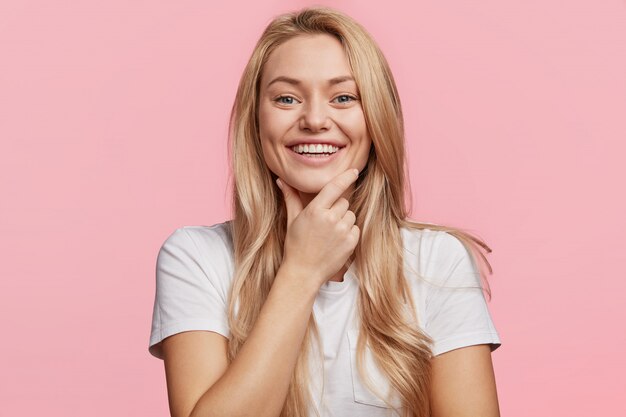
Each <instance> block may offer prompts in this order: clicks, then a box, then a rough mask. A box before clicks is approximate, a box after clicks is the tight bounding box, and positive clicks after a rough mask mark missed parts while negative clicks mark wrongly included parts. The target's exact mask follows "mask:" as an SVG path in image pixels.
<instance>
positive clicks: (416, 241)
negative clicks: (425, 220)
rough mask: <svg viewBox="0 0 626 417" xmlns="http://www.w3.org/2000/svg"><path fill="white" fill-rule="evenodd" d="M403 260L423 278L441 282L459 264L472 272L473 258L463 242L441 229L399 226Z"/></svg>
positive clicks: (459, 266) (457, 267)
mask: <svg viewBox="0 0 626 417" xmlns="http://www.w3.org/2000/svg"><path fill="white" fill-rule="evenodd" d="M401 235H402V239H403V246H404V257H405V264H407V265H408V266H409V267H411V268H412V269H413V270H415V271H417V272H418V274H419V275H420V276H421V277H422V278H426V281H430V282H433V280H434V281H436V283H437V284H443V282H442V281H446V279H447V278H448V277H450V276H451V274H452V272H454V271H455V270H457V269H459V268H461V269H465V270H470V272H473V268H474V265H473V260H472V256H471V254H470V252H469V251H468V250H467V248H466V247H465V245H464V244H463V242H461V240H459V239H458V238H457V237H456V236H454V235H453V234H451V233H449V232H446V231H443V230H433V229H428V228H425V229H418V228H412V227H402V228H401Z"/></svg>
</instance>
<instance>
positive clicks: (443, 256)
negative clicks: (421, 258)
mask: <svg viewBox="0 0 626 417" xmlns="http://www.w3.org/2000/svg"><path fill="white" fill-rule="evenodd" d="M433 251H434V253H433V258H432V262H434V265H431V266H432V268H431V271H432V272H433V275H434V277H435V284H437V286H435V285H432V286H429V288H430V289H429V293H428V296H427V298H426V308H425V311H426V324H425V329H426V332H427V333H428V334H429V335H430V336H431V337H432V338H433V340H434V343H433V346H432V353H433V356H437V355H439V354H441V353H444V352H448V351H450V350H454V349H458V348H461V347H465V346H472V345H478V344H489V345H490V347H491V351H492V352H493V351H494V350H496V349H497V348H498V347H500V345H501V341H500V336H499V335H498V332H497V330H496V328H495V326H494V323H493V320H492V318H491V315H490V313H489V309H488V308H487V302H486V299H485V295H484V293H483V289H482V288H481V283H480V275H479V273H478V270H477V268H476V265H475V264H474V261H473V258H472V257H471V254H470V252H469V251H468V250H467V249H466V248H465V246H464V245H463V243H462V242H461V241H460V240H459V239H457V238H456V237H455V236H454V235H452V234H449V233H447V232H444V231H439V232H438V234H437V236H436V239H435V242H434V247H433Z"/></svg>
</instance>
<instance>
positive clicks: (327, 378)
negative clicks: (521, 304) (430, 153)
mask: <svg viewBox="0 0 626 417" xmlns="http://www.w3.org/2000/svg"><path fill="white" fill-rule="evenodd" d="M402 120H403V119H402V111H401V107H400V101H399V98H398V93H397V91H396V86H395V83H394V80H393V77H392V74H391V71H390V69H389V67H388V64H387V62H386V60H385V58H384V56H383V54H382V53H381V52H380V50H379V49H378V47H377V45H376V43H375V42H374V41H373V39H372V38H371V37H370V35H368V33H367V32H366V31H365V30H364V29H363V28H362V27H361V26H360V25H359V24H357V23H356V22H355V21H353V20H352V19H351V18H349V17H348V16H346V15H344V14H342V13H340V12H337V11H335V10H332V9H328V8H309V9H304V10H302V11H300V12H297V13H290V14H285V15H282V16H279V17H277V18H275V19H274V20H273V21H272V22H271V23H270V24H269V26H268V27H267V28H266V30H265V32H264V33H263V34H262V36H261V38H260V40H259V41H258V43H257V45H256V47H255V49H254V51H253V53H252V56H251V58H250V60H249V62H248V64H247V66H246V68H245V70H244V72H243V76H242V78H241V82H240V84H239V89H238V91H237V95H236V99H235V103H234V106H233V110H232V118H231V129H230V132H231V138H230V139H231V142H230V152H231V163H232V170H233V174H234V193H233V195H234V202H233V206H234V216H233V219H232V220H231V221H227V222H224V223H220V224H216V225H213V226H210V227H209V226H185V227H181V228H179V229H177V230H176V231H174V232H173V233H172V234H171V235H170V236H169V237H168V238H167V240H166V241H165V243H164V244H163V246H162V248H161V250H160V252H159V256H158V260H157V288H156V298H155V305H154V313H153V323H152V334H151V338H150V347H149V350H150V353H151V354H152V355H154V356H155V357H157V358H160V359H163V360H164V364H165V371H166V380H167V389H168V397H169V404H170V411H171V414H172V416H174V417H188V416H193V417H209V416H220V417H223V416H255V417H259V416H260V417H262V416H284V417H292V416H298V417H304V416H315V415H319V416H337V417H344V416H367V417H370V416H371V417H374V416H392V415H395V416H419V417H427V416H431V415H432V416H437V417H446V416H450V417H452V416H454V417H462V416H481V417H495V416H498V415H499V410H498V400H497V394H496V386H495V377H494V373H493V368H492V361H491V351H493V350H494V349H496V348H497V347H498V346H500V339H499V336H498V333H497V331H496V329H495V327H494V325H493V322H492V320H491V318H490V315H489V312H488V309H487V306H486V301H485V297H484V295H483V289H482V286H481V280H480V277H481V276H482V274H481V273H479V272H478V271H479V268H478V263H477V262H476V258H475V255H474V254H475V253H478V254H480V256H481V259H482V260H483V261H485V262H486V259H485V258H484V255H482V253H481V251H480V250H478V249H479V248H481V247H482V248H483V249H485V250H487V251H490V249H489V248H488V247H487V245H485V244H484V243H483V242H482V241H480V240H479V239H477V238H475V237H473V236H471V235H470V234H468V233H467V232H464V231H461V230H458V229H453V228H449V227H444V226H439V225H433V224H426V223H417V222H414V221H411V220H409V219H408V218H407V215H408V210H407V208H406V207H405V192H407V193H408V191H409V190H408V189H405V181H406V178H407V176H406V173H405V151H404V135H403V122H402ZM486 264H487V265H489V264H488V262H486ZM490 272H491V270H490ZM485 282H486V280H485Z"/></svg>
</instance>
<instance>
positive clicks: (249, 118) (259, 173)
mask: <svg viewBox="0 0 626 417" xmlns="http://www.w3.org/2000/svg"><path fill="white" fill-rule="evenodd" d="M319 33H326V34H331V35H333V36H335V37H336V38H337V39H338V40H339V41H340V42H341V44H342V45H343V48H344V50H345V53H346V56H347V58H348V60H349V63H350V67H351V69H352V72H353V76H354V78H355V80H356V83H357V87H358V89H359V92H360V97H361V105H362V107H363V113H364V115H365V121H366V125H367V129H368V131H369V134H370V137H371V139H372V146H371V149H370V155H369V159H368V163H367V166H366V168H365V169H364V170H363V172H362V174H361V175H360V177H359V179H358V180H357V183H356V188H355V191H354V192H353V194H352V196H351V199H350V201H351V204H350V206H351V210H352V211H354V213H355V214H356V225H357V226H358V227H359V229H360V230H361V237H360V240H359V243H358V244H357V246H356V248H355V251H354V254H353V260H354V263H355V267H356V275H357V276H358V282H359V296H358V301H357V303H358V311H359V314H360V333H359V340H358V343H357V366H358V369H359V373H360V374H361V375H362V376H365V378H364V380H365V381H366V384H368V385H369V382H368V379H367V375H365V373H364V372H363V361H364V359H363V355H364V351H365V346H366V344H367V346H368V347H369V349H371V352H372V355H373V357H374V360H375V361H376V363H377V365H378V366H379V368H380V369H381V371H382V372H383V373H384V374H385V376H386V377H387V378H388V379H389V381H390V384H391V385H392V386H393V388H395V390H396V391H397V392H398V393H399V395H400V398H401V399H402V403H403V405H404V407H405V411H404V414H403V416H404V417H409V416H416V417H426V416H429V415H430V404H429V390H430V381H431V377H430V370H431V366H430V360H431V357H432V351H431V345H432V343H433V340H432V339H431V338H430V337H428V336H427V335H426V334H424V333H423V332H422V330H420V329H419V328H418V326H415V325H411V324H410V323H411V321H409V320H412V323H415V308H414V307H415V306H414V303H413V300H412V297H411V295H410V291H409V290H408V287H407V282H406V279H405V275H404V270H403V248H402V240H401V235H400V228H401V227H406V228H413V229H430V230H442V231H446V232H448V233H450V234H452V235H454V236H455V237H457V238H458V239H459V240H460V241H461V242H462V243H463V245H464V246H465V247H466V248H467V249H468V251H469V252H470V254H472V256H475V252H476V253H479V254H480V256H481V257H482V259H483V261H484V262H485V263H486V264H487V266H488V267H489V273H491V266H490V265H489V262H488V261H487V260H486V258H485V256H484V255H483V254H482V253H481V252H480V250H478V248H479V247H482V248H483V249H485V250H486V251H487V252H491V249H490V248H489V247H488V246H487V245H486V244H485V243H484V242H483V241H482V240H480V239H478V238H476V237H474V236H472V235H471V234H470V233H468V232H466V231H463V230H460V229H456V228H452V227H446V226H440V225H435V224H429V223H417V222H414V221H412V220H409V219H408V214H409V213H410V209H408V208H407V206H406V204H405V203H406V202H405V194H408V195H409V196H410V193H411V190H410V186H408V175H406V172H407V167H406V159H405V149H404V126H403V116H402V109H401V105H400V99H399V97H398V93H397V90H396V85H395V81H394V79H393V76H392V73H391V70H390V68H389V66H388V64H387V61H386V59H385V57H384V56H383V54H382V52H381V51H380V49H379V48H378V46H377V45H376V43H375V41H374V40H373V39H372V37H371V36H370V35H369V34H368V33H367V31H366V30H365V29H364V28H363V27H362V26H360V25H359V24H358V23H357V22H355V21H354V20H353V19H351V18H350V17H348V16H346V15H344V14H342V13H340V12H338V11H336V10H333V9H329V8H325V7H314V8H307V9H303V10H301V11H299V12H294V13H288V14H284V15H281V16H278V17H276V18H275V19H274V20H273V21H272V22H271V23H270V24H269V25H268V26H267V28H266V29H265V31H264V32H263V34H262V36H261V38H260V39H259V41H258V42H257V44H256V46H255V48H254V51H253V53H252V56H251V57H250V60H249V62H248V64H247V66H246V67H245V69H244V72H243V75H242V77H241V81H240V83H239V88H238V90H237V95H236V98H235V102H234V105H233V108H232V113H231V119H230V125H229V132H230V136H229V142H230V144H229V145H230V146H229V153H230V155H229V156H230V163H231V169H232V173H233V175H234V183H233V187H234V189H233V210H234V213H233V214H234V216H233V220H232V222H231V234H232V238H233V248H234V263H235V271H234V280H233V285H232V290H231V294H230V299H229V312H228V316H229V325H230V330H231V338H230V339H229V349H228V358H229V360H232V359H233V358H234V357H235V356H236V355H237V352H238V351H239V349H240V348H241V346H242V345H243V343H244V342H245V340H246V338H247V337H248V334H249V332H250V331H251V329H252V327H253V325H254V323H255V321H256V320H257V317H258V316H259V312H260V310H261V307H262V305H263V303H264V302H265V300H266V298H267V296H268V293H269V291H270V288H271V286H272V283H273V280H274V277H275V276H276V273H277V271H278V268H279V267H280V265H281V261H282V253H283V243H284V238H285V233H286V222H287V212H286V207H285V205H284V202H283V196H282V193H281V191H280V189H278V187H277V186H276V183H275V181H274V180H275V179H276V176H275V175H274V174H273V173H272V172H271V171H270V170H269V169H268V167H267V165H266V164H265V161H264V158H263V153H262V150H261V143H260V140H259V126H258V95H259V80H260V78H261V74H262V70H263V66H264V64H265V63H266V62H267V59H268V57H269V55H270V54H271V52H272V51H273V50H274V49H275V48H276V47H277V46H279V45H280V44H282V43H284V42H285V41H287V40H289V39H291V38H293V37H295V36H299V35H303V34H319ZM409 201H410V200H409ZM383 254H384V255H383ZM482 275H484V274H483V273H482V272H481V276H482ZM485 282H486V280H485ZM488 292H489V294H490V291H489V290H488ZM407 305H408V306H410V308H408V309H407V308H406V306H407ZM406 310H408V311H409V312H410V314H411V315H412V316H413V317H412V318H408V317H406ZM314 337H315V338H316V339H317V340H318V343H319V333H318V329H317V326H316V324H315V320H314V318H313V315H311V318H310V320H309V324H308V329H307V332H306V334H305V338H304V341H303V345H302V346H303V347H302V349H301V352H300V354H299V357H298V361H297V363H296V367H295V369H294V374H293V378H292V381H291V384H290V387H289V391H288V394H287V398H286V400H285V404H284V406H283V410H282V413H281V417H304V416H306V415H307V407H308V405H309V402H310V401H311V399H310V394H309V392H308V390H307V389H306V387H308V385H307V381H308V380H309V378H308V377H309V369H308V357H309V354H310V345H311V342H312V341H313V338H314Z"/></svg>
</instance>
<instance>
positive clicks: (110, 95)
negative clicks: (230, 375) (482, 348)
mask: <svg viewBox="0 0 626 417" xmlns="http://www.w3.org/2000/svg"><path fill="white" fill-rule="evenodd" d="M435 3H436V4H435ZM308 4H309V3H307V2H293V1H279V0H274V1H268V2H265V4H263V5H259V4H258V3H257V2H251V1H250V2H240V1H228V2H225V3H222V2H221V3H220V5H219V7H217V6H214V5H212V4H210V3H209V2H200V1H185V2H128V1H107V2H102V1H75V2H43V1H25V0H20V1H6V0H5V1H3V2H2V3H0V56H1V57H2V61H3V63H2V66H1V67H0V68H1V70H0V95H1V99H0V138H1V148H0V191H1V195H0V245H1V248H0V249H1V252H0V253H1V254H2V255H1V256H2V268H3V271H2V276H1V278H0V279H1V281H0V320H1V323H0V324H1V328H2V342H1V343H0V369H1V370H2V371H1V373H2V378H0V404H2V406H1V409H0V414H2V415H6V416H17V415H28V416H34V415H47V416H69V415H71V416H87V415H89V416H110V415H136V416H147V415H149V416H167V415H168V406H167V397H166V388H165V376H164V370H163V363H162V362H161V361H159V360H157V359H155V358H153V357H151V356H150V355H149V354H148V350H147V347H148V336H149V332H150V319H151V314H152V303H153V299H154V272H155V271H154V270H155V261H156V255H157V251H158V249H159V247H160V245H161V244H162V243H163V241H164V239H165V238H166V237H167V236H168V235H169V234H170V233H171V232H172V231H173V230H174V229H175V228H177V227H180V226H182V225H196V224H199V225H210V224H214V223H217V222H221V221H224V220H226V219H228V218H229V201H230V200H229V199H230V196H229V192H228V188H227V186H228V185H229V184H228V183H227V181H228V172H227V160H226V152H227V149H226V129H227V121H228V115H229V111H230V108H231V105H232V101H233V98H234V94H235V89H236V87H237V83H238V80H239V76H240V74H241V71H242V69H243V66H244V64H245V62H246V60H247V59H248V57H249V54H250V52H251V51H252V48H253V46H254V43H255V41H256V39H257V38H258V36H259V35H260V33H261V31H262V29H263V28H264V27H265V25H266V24H267V23H268V22H269V20H270V19H271V18H272V17H273V16H274V15H276V14H278V13H281V12H285V11H290V10H293V9H295V8H299V7H301V6H305V5H308ZM324 4H327V5H330V6H334V7H336V8H338V9H340V10H343V11H345V12H347V13H348V14H350V15H352V16H353V17H355V18H356V19H357V20H359V21H360V22H361V23H362V24H363V25H364V26H365V27H366V28H367V29H368V30H369V31H370V32H371V33H372V34H373V35H374V37H375V38H376V39H377V40H378V42H379V44H380V45H381V47H382V49H383V51H384V52H385V54H386V56H387V58H388V60H389V62H390V64H391V67H392V69H393V71H394V74H395V76H396V81H397V84H398V87H399V91H400V94H401V98H402V100H403V105H404V109H405V114H406V132H407V141H408V148H409V161H410V165H411V183H412V187H413V198H414V210H413V218H415V219H418V220H422V221H427V222H435V223H443V224H448V225H452V226H457V227H463V228H466V229H469V230H470V231H474V232H475V233H477V234H478V235H479V236H480V237H482V238H483V239H485V240H486V242H487V244H489V245H490V246H491V248H492V249H493V252H492V254H491V255H489V259H490V261H491V263H492V265H493V267H494V274H493V275H491V276H490V277H489V279H490V282H491V288H492V291H493V298H492V301H491V303H490V304H489V307H490V310H491V312H492V315H493V318H494V322H495V324H496V327H497V329H498V331H499V332H500V335H501V338H502V341H503V345H502V347H501V348H500V349H499V350H497V351H496V352H494V354H493V361H494V366H495V369H496V378H497V383H498V393H499V398H500V407H501V411H502V415H503V416H509V417H515V416H535V417H539V416H555V415H559V416H570V417H576V416H589V415H596V416H602V415H607V416H608V415H611V416H617V415H625V414H626V405H625V403H624V401H623V394H624V392H625V389H626V377H625V372H626V362H625V359H624V352H626V328H625V325H624V323H625V322H626V313H625V308H624V295H623V294H624V291H625V290H626V285H625V284H624V281H625V280H624V279H625V278H626V274H625V273H624V266H625V264H626V255H625V254H624V247H625V245H624V236H625V235H626V233H625V232H626V221H625V220H624V214H625V213H626V203H625V198H624V182H625V181H624V180H625V178H626V172H625V169H624V165H625V162H624V157H625V151H626V149H625V145H624V141H625V139H626V75H625V74H626V7H625V3H624V1H598V0H568V1H556V0H541V1H539V0H533V1H524V2H511V1H502V0H498V1H495V0H483V1H480V2H466V1H447V2H431V1H418V2H416V1H390V0H386V1H385V2H384V5H385V7H381V5H380V3H379V2H373V1H362V0H360V1H341V2H340V1H335V2H326V3H324Z"/></svg>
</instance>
